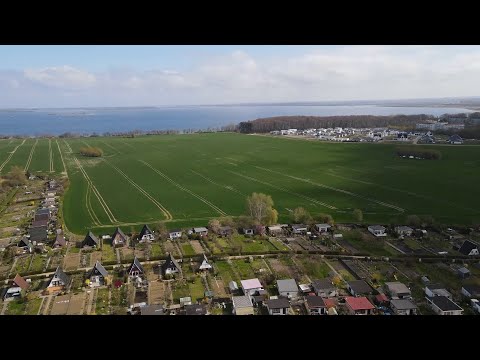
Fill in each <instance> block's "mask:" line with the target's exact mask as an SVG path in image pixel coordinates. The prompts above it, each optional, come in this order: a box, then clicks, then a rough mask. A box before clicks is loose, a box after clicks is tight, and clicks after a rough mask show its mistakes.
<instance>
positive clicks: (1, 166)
mask: <svg viewBox="0 0 480 360" xmlns="http://www.w3.org/2000/svg"><path fill="white" fill-rule="evenodd" d="M25 141H26V139H23V141H22V143H21V144H19V145H17V146H16V147H15V149H13V150H12V152H10V155H8V157H7V159H6V160H5V161H4V162H3V164H2V165H0V171H2V170H3V168H4V167H5V165H7V164H8V162H9V161H10V159H11V158H12V156H13V154H15V152H16V151H17V149H18V148H19V147H20V146H22V145H23V144H25Z"/></svg>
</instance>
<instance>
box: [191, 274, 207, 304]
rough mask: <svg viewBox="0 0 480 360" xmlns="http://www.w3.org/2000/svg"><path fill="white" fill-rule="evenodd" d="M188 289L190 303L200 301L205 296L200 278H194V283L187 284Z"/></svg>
mask: <svg viewBox="0 0 480 360" xmlns="http://www.w3.org/2000/svg"><path fill="white" fill-rule="evenodd" d="M188 288H189V290H190V296H191V297H192V301H196V300H201V299H203V297H204V295H205V287H204V286H203V282H202V279H201V278H200V276H195V282H194V283H193V284H192V283H188Z"/></svg>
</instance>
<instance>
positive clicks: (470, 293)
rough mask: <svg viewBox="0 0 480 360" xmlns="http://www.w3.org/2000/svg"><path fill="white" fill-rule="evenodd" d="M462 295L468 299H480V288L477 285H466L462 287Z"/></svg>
mask: <svg viewBox="0 0 480 360" xmlns="http://www.w3.org/2000/svg"><path fill="white" fill-rule="evenodd" d="M462 294H463V295H465V296H466V297H469V298H472V297H480V286H478V285H475V284H465V285H463V286H462Z"/></svg>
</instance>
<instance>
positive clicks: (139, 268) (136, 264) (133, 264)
mask: <svg viewBox="0 0 480 360" xmlns="http://www.w3.org/2000/svg"><path fill="white" fill-rule="evenodd" d="M134 266H136V267H137V269H138V270H140V272H141V273H142V274H143V273H145V270H143V266H142V264H140V261H139V260H138V259H137V257H136V256H135V258H134V259H133V263H132V265H130V267H129V268H128V273H130V271H132V268H133V267H134Z"/></svg>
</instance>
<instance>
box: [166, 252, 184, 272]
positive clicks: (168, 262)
mask: <svg viewBox="0 0 480 360" xmlns="http://www.w3.org/2000/svg"><path fill="white" fill-rule="evenodd" d="M172 264H173V265H174V266H175V267H176V268H177V269H178V270H179V271H180V270H181V269H182V268H181V267H180V265H178V262H177V260H175V258H174V257H173V255H172V254H168V257H167V260H166V261H165V263H164V264H163V265H162V269H163V270H164V271H165V270H166V269H167V268H169V267H171V265H172Z"/></svg>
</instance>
